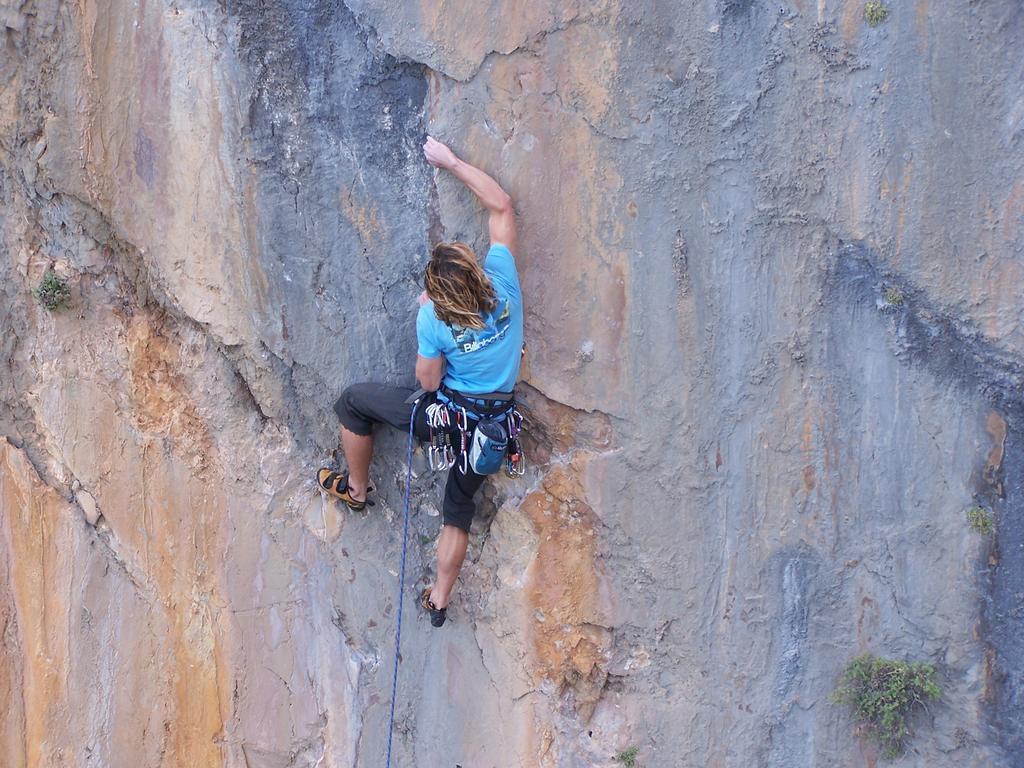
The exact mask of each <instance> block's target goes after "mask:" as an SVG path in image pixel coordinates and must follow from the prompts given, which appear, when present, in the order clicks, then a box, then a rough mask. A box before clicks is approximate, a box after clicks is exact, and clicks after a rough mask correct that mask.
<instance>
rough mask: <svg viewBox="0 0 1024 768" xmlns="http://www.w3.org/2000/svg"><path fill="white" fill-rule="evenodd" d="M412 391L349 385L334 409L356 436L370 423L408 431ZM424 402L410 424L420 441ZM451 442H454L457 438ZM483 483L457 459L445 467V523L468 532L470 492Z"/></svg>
mask: <svg viewBox="0 0 1024 768" xmlns="http://www.w3.org/2000/svg"><path fill="white" fill-rule="evenodd" d="M414 391H415V390H413V389H412V388H411V387H391V386H388V385H386V384H370V383H366V384H353V385H352V386H350V387H348V388H347V389H346V390H345V391H344V392H342V393H341V397H339V398H338V402H336V403H335V404H334V411H335V413H337V414H338V419H340V420H341V423H342V424H343V425H344V426H345V428H346V429H349V430H351V431H352V432H355V433H356V434H357V435H370V434H372V433H373V425H374V424H390V425H391V426H392V427H394V428H395V429H398V430H401V431H402V432H408V431H409V418H410V417H411V416H412V409H413V404H412V403H407V402H406V400H407V399H408V398H409V396H410V395H411V394H412V393H413V392H414ZM430 402H432V400H431V401H430ZM426 405H427V403H425V402H423V401H422V400H421V402H420V407H419V409H417V411H416V423H415V424H414V425H413V430H414V432H415V435H416V438H417V439H418V440H419V441H420V442H423V443H425V442H428V441H429V440H430V428H429V427H428V426H427V413H426ZM470 421H471V424H470V426H471V427H472V420H470ZM455 445H456V446H457V445H458V442H457V441H456V442H455ZM483 482H484V475H478V474H477V473H476V472H474V471H473V470H471V469H470V470H468V471H467V472H466V473H463V472H462V469H461V462H456V463H455V466H454V467H452V468H451V469H450V470H448V480H447V482H446V483H445V486H444V503H443V504H442V506H441V512H442V514H443V516H444V524H445V525H454V526H455V527H456V528H461V529H462V530H464V531H466V532H467V533H468V532H469V524H470V523H471V522H473V513H474V511H475V509H476V505H475V504H473V495H474V494H475V493H476V492H477V489H479V488H480V486H481V485H482V484H483Z"/></svg>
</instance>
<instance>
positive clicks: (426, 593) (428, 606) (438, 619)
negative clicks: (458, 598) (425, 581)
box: [420, 587, 448, 627]
mask: <svg viewBox="0 0 1024 768" xmlns="http://www.w3.org/2000/svg"><path fill="white" fill-rule="evenodd" d="M420 605H421V606H422V608H423V610H425V611H426V612H427V613H429V614H430V626H432V627H440V626H443V625H444V622H445V620H446V619H447V618H448V609H447V608H435V607H434V604H433V603H432V602H430V587H427V588H426V589H424V590H423V594H422V595H420Z"/></svg>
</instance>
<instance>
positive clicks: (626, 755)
mask: <svg viewBox="0 0 1024 768" xmlns="http://www.w3.org/2000/svg"><path fill="white" fill-rule="evenodd" d="M639 754H640V747H626V748H625V749H624V750H622V751H621V752H619V753H618V754H617V755H615V762H616V763H622V764H623V765H624V766H626V768H636V756H637V755H639Z"/></svg>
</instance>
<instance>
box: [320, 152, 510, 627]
mask: <svg viewBox="0 0 1024 768" xmlns="http://www.w3.org/2000/svg"><path fill="white" fill-rule="evenodd" d="M423 154H424V157H425V158H426V161H427V162H428V163H429V164H430V165H432V166H434V167H435V168H440V169H443V170H446V171H448V172H450V173H451V174H452V175H454V176H455V178H457V179H458V180H459V181H461V182H462V183H463V184H465V185H466V186H467V187H469V189H470V190H471V191H472V192H473V193H474V194H475V195H476V196H477V198H478V199H479V200H480V202H481V203H482V204H483V206H484V207H485V208H486V209H487V211H488V213H489V218H488V228H489V230H490V248H489V249H488V251H487V255H486V257H485V258H484V260H483V265H481V264H480V263H479V262H478V260H477V258H476V255H475V254H474V252H473V250H472V249H471V248H470V247H469V246H468V245H466V244H465V243H460V242H450V243H439V244H437V245H436V246H434V249H433V251H432V253H431V256H430V260H429V261H428V263H427V266H426V269H425V273H424V282H425V288H426V289H425V290H424V291H423V293H422V294H420V297H419V302H420V308H419V313H418V315H417V318H416V337H417V342H418V354H417V358H416V379H417V380H418V382H419V384H420V387H421V388H422V389H423V390H424V391H425V394H423V395H421V397H420V398H419V402H418V405H417V404H414V402H413V400H414V397H415V392H414V390H413V389H412V388H411V387H397V386H389V385H386V384H376V383H363V384H353V385H351V386H349V387H348V388H347V389H345V391H344V392H343V393H342V395H341V397H340V398H339V399H338V401H337V403H335V406H334V410H335V411H336V412H337V414H338V419H339V420H340V421H341V443H342V449H343V451H344V454H345V460H346V463H347V465H348V471H347V472H343V473H338V472H332V471H331V470H329V469H326V468H323V469H320V470H319V471H318V472H317V483H318V484H319V486H320V487H321V488H322V489H323V490H324V491H325V492H327V493H329V494H331V495H332V496H335V497H336V498H338V499H341V500H342V501H344V502H345V503H346V504H347V505H348V506H349V507H350V508H351V509H354V510H361V509H363V508H364V507H365V506H366V504H367V503H368V502H367V494H369V493H372V492H373V490H374V488H373V485H372V484H371V483H370V478H369V470H370V460H371V459H372V457H373V429H374V426H375V425H376V424H389V425H391V426H392V427H395V428H396V429H400V430H402V431H407V430H408V429H409V421H410V419H411V418H412V414H413V409H414V408H415V409H416V416H415V420H414V425H413V430H414V433H415V435H416V437H417V438H418V439H419V440H420V441H421V442H431V443H432V445H431V450H432V451H434V450H436V451H438V452H439V455H441V456H442V457H443V455H444V454H445V453H446V452H447V455H448V457H449V458H448V460H447V461H444V460H443V459H442V460H441V466H448V467H449V469H448V477H447V480H446V482H445V489H444V502H443V504H442V514H443V523H444V524H443V526H442V529H441V536H440V539H439V540H438V544H437V578H436V579H435V580H434V583H433V585H432V586H430V587H429V588H427V589H426V590H424V591H423V594H422V595H421V598H420V604H421V606H422V607H423V608H424V609H425V610H427V611H428V612H429V613H430V623H431V624H432V625H433V626H435V627H440V626H442V625H443V624H444V622H445V619H446V613H447V609H448V601H449V599H450V597H451V593H452V588H453V587H454V585H455V580H456V578H457V577H458V575H459V571H460V569H461V568H462V563H463V560H464V559H465V557H466V547H467V546H468V544H469V526H470V522H471V521H472V519H473V513H474V503H473V496H474V494H475V493H476V491H477V489H479V488H480V485H481V484H482V483H483V481H484V475H482V474H478V473H477V472H476V471H475V470H474V465H473V464H471V463H470V462H468V461H467V455H468V453H469V443H468V439H469V438H474V439H475V436H474V434H473V430H474V427H475V426H476V425H477V424H479V423H480V421H481V420H482V419H483V420H485V422H487V423H493V420H501V419H508V420H510V421H511V420H512V419H513V418H518V414H516V413H515V412H514V408H515V405H514V399H513V388H514V386H515V383H516V379H517V378H518V376H519V364H520V360H521V354H520V352H521V349H522V345H523V300H522V292H521V290H520V287H519V277H518V275H517V274H516V265H515V259H514V257H513V254H514V253H515V252H516V246H517V243H516V222H515V212H514V210H513V207H512V199H511V198H510V197H509V196H508V194H507V193H506V192H505V190H504V189H502V188H501V186H500V185H499V184H498V183H497V182H496V181H495V180H494V179H492V178H491V177H490V176H488V175H487V174H486V173H484V172H483V171H482V170H480V169H479V168H475V167H474V166H472V165H470V164H469V163H467V162H465V161H463V160H461V159H459V158H458V157H457V156H456V155H455V153H454V152H452V150H451V149H449V148H448V147H447V146H445V145H444V144H442V143H441V142H439V141H437V140H435V139H434V138H433V137H429V136H428V137H427V140H426V143H425V144H424V146H423ZM510 426H511V427H512V432H513V434H514V431H515V428H516V426H515V424H512V423H510ZM510 455H511V454H510ZM431 456H432V458H433V456H434V454H433V453H432V454H431ZM370 503H372V502H370Z"/></svg>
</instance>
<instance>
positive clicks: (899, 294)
mask: <svg viewBox="0 0 1024 768" xmlns="http://www.w3.org/2000/svg"><path fill="white" fill-rule="evenodd" d="M883 298H884V299H885V303H886V304H888V305H889V306H890V307H902V306H903V302H904V301H906V297H905V296H904V295H903V291H901V290H900V289H899V288H898V287H897V286H895V285H893V286H890V287H889V288H886V289H885V294H884V296H883Z"/></svg>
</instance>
